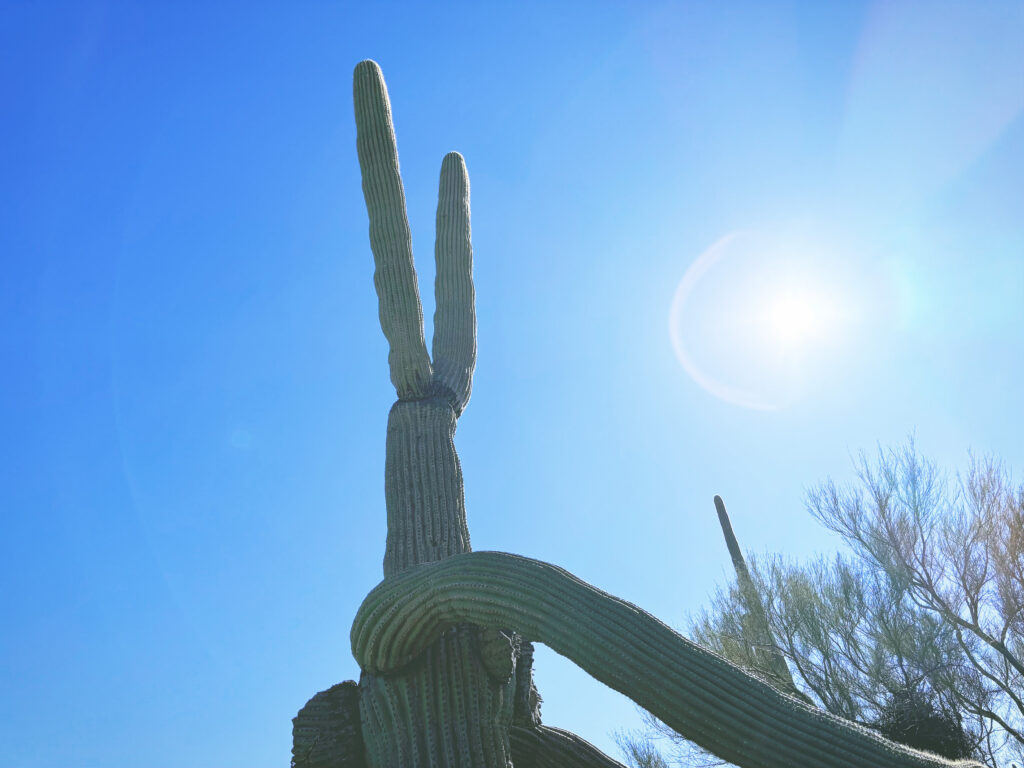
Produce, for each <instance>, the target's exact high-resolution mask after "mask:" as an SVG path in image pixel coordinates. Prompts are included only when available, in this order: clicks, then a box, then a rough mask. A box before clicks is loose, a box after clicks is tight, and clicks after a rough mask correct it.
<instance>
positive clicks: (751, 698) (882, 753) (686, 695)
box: [352, 552, 977, 768]
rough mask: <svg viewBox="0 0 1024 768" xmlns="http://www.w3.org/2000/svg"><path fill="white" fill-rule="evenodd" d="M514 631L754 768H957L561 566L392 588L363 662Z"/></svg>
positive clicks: (480, 563) (458, 561) (481, 557)
mask: <svg viewBox="0 0 1024 768" xmlns="http://www.w3.org/2000/svg"><path fill="white" fill-rule="evenodd" d="M458 622H472V623H474V624H478V625H480V626H495V627H513V628H515V629H517V630H518V631H520V632H522V634H523V635H524V636H525V637H529V638H532V639H534V640H536V641H537V642H542V643H545V644H546V645H548V646H549V647H551V648H552V649H553V650H555V651H556V652H558V653H560V654H562V655H563V656H566V657H567V658H569V659H571V660H572V661H574V662H575V663H576V664H578V665H579V666H580V667H582V668H583V669H584V670H585V671H586V672H588V673H589V674H590V675H591V676H592V677H594V678H596V679H598V680H600V681H601V682H603V683H605V684H606V685H608V686H609V687H611V688H613V689H615V690H617V691H620V692H621V693H624V694H626V695H627V696H628V697H630V698H631V699H632V700H633V701H635V702H636V703H637V704H639V705H640V706H642V707H644V708H645V709H647V710H648V711H650V712H651V713H652V714H654V715H655V716H656V717H658V718H659V719H661V720H662V721H663V722H665V723H666V724H667V725H668V726H669V727H671V728H673V729H675V730H676V731H678V732H679V733H680V734H682V735H683V736H685V737H686V738H689V739H691V740H693V741H694V742H696V743H697V744H699V745H700V746H702V747H704V748H705V749H707V750H708V751H710V752H712V753H714V754H715V755H718V756H719V757H721V758H723V759H724V760H728V761H729V762H732V763H735V764H736V765H739V766H744V767H747V768H792V767H793V766H813V767H814V768H948V767H949V766H953V765H959V766H964V767H966V766H976V765H977V764H976V763H973V762H970V761H962V762H959V763H954V762H950V761H947V760H943V759H942V758H939V757H936V756H934V755H930V754H926V753H923V752H918V751H915V750H912V749H909V748H907V747H903V746H901V745H898V744H895V743H893V742H890V741H887V740H886V739H883V738H882V737H880V736H878V735H877V734H875V733H873V732H871V731H868V730H866V729H864V728H861V727H859V726H856V725H854V724H852V723H849V722H848V721H845V720H842V719H840V718H837V717H835V716H833V715H831V714H829V713H827V712H823V711H821V710H818V709H815V708H813V707H810V706H808V705H807V704H805V703H803V702H801V701H799V700H797V699H795V698H793V697H791V696H787V695H785V694H783V693H781V692H779V691H778V690H776V689H775V688H773V687H771V686H770V685H768V684H767V683H764V682H762V681H760V680H758V679H756V678H754V677H751V676H750V675H748V674H746V673H745V672H743V671H742V670H741V669H740V668H739V667H736V666H734V665H733V664H731V663H729V662H727V661H725V660H724V659H722V658H721V657H719V656H716V655H715V654H713V653H711V652H710V651H707V650H706V649H704V648H701V647H700V646H697V645H695V644H694V643H692V642H690V641H689V640H687V639H686V638H684V637H682V636H681V635H679V634H677V633H676V632H674V631H673V630H671V629H670V628H669V627H667V626H665V625H664V624H662V623H661V622H660V621H658V620H657V619H656V618H654V617H653V616H651V615H650V614H648V613H645V612H644V611H642V610H641V609H639V608H637V607H636V606H634V605H632V604H630V603H627V602H625V601H623V600H619V599H618V598H616V597H613V596H612V595H609V594H607V593H605V592H602V591H600V590H599V589H596V588H595V587H592V586H590V585H589V584H587V583H585V582H583V581H581V580H579V579H577V578H576V577H574V576H573V575H572V574H570V573H568V572H567V571H564V570H562V569H561V568H558V567H557V566H554V565H550V564H547V563H543V562H540V561H537V560H531V559H528V558H524V557H519V556H517V555H510V554H505V553H501V552H477V553H471V554H465V555H458V556H455V557H452V558H449V559H447V560H444V561H441V562H437V563H430V564H427V565H423V566H419V567H417V568H414V569H410V570H408V571H406V572H405V573H402V574H400V575H398V576H395V577H393V578H390V579H386V580H385V581H384V582H382V583H381V584H380V585H379V586H377V587H376V588H375V589H374V590H373V591H372V592H371V593H370V594H369V595H368V596H367V598H366V600H365V601H364V602H363V605H362V606H361V607H360V609H359V612H358V614H357V615H356V620H355V623H354V624H353V627H352V651H353V654H354V655H355V657H356V659H357V660H358V661H359V663H360V666H362V667H363V669H367V670H373V671H375V672H378V673H387V672H389V671H393V670H397V669H400V668H401V667H402V666H404V665H406V664H408V663H410V662H411V661H412V660H413V659H415V658H416V656H417V654H418V653H419V651H420V649H421V648H424V647H426V645H427V644H429V643H430V642H431V641H432V640H434V639H436V638H437V637H438V636H439V635H440V634H442V633H443V632H444V631H445V630H446V629H447V628H449V627H450V626H451V625H453V624H456V623H458Z"/></svg>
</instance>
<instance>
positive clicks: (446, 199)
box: [431, 152, 476, 415]
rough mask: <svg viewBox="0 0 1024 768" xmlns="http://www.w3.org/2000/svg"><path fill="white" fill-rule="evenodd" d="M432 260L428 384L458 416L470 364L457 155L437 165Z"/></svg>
mask: <svg viewBox="0 0 1024 768" xmlns="http://www.w3.org/2000/svg"><path fill="white" fill-rule="evenodd" d="M434 259H435V261H436V262H437V273H436V278H435V280H434V297H435V299H436V309H435V311H434V341H433V344H432V347H431V352H432V357H433V360H434V383H435V385H437V386H438V388H439V389H441V391H443V392H444V393H445V394H446V395H447V396H448V397H449V398H450V400H451V403H452V407H453V408H454V409H455V414H456V415H458V414H460V413H462V410H463V409H464V408H465V407H466V403H468V402H469V395H470V391H471V390H472V387H473V367H474V366H475V365H476V309H475V305H474V292H473V245H472V241H471V237H470V226H469V174H467V173H466V164H465V162H464V161H463V159H462V155H460V154H459V153H458V152H449V153H448V154H447V155H445V158H444V160H443V161H442V163H441V182H440V185H439V189H438V193H437V235H436V240H435V245H434Z"/></svg>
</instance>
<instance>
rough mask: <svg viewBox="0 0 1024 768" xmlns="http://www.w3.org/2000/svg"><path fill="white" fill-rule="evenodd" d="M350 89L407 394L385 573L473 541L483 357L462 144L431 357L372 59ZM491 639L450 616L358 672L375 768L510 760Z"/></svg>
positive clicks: (396, 422)
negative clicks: (415, 643)
mask: <svg viewBox="0 0 1024 768" xmlns="http://www.w3.org/2000/svg"><path fill="white" fill-rule="evenodd" d="M354 97H355V108H356V127H357V134H358V135H357V145H358V150H359V163H360V166H361V169H362V174H363V193H364V196H365V198H366V207H367V210H368V212H369V216H370V244H371V247H372V249H373V255H374V262H375V264H376V271H375V273H374V284H375V286H376V289H377V295H378V298H379V303H380V320H381V326H382V327H383V329H384V334H385V336H386V337H387V339H388V342H389V344H390V354H389V364H390V368H391V380H392V382H393V383H394V385H395V390H396V392H397V394H398V401H397V402H396V403H395V405H394V407H392V409H391V413H390V415H389V416H388V430H387V458H386V461H385V470H384V477H385V480H384V485H385V499H386V503H387V519H388V532H387V545H386V548H385V554H384V575H385V577H389V576H393V575H395V574H398V573H400V572H402V571H404V570H406V569H407V568H410V567H412V566H416V565H420V564H423V563H429V562H433V561H436V560H441V559H444V558H446V557H450V556H452V555H456V554H461V553H464V552H468V551H469V550H470V546H469V530H468V527H467V525H466V510H465V504H464V501H463V490H462V470H461V468H460V466H459V457H458V455H457V454H456V452H455V443H454V437H455V425H456V419H457V418H458V415H459V414H460V413H461V412H462V409H463V408H464V407H465V406H466V403H467V402H468V400H469V395H470V390H471V387H472V374H473V366H474V363H475V357H476V328H475V324H476V320H475V312H474V305H473V301H474V295H473V281H472V247H471V245H470V226H469V179H468V177H467V175H466V169H465V165H464V164H463V161H462V157H461V156H460V155H458V154H456V153H451V154H449V155H448V156H446V157H445V159H444V162H443V163H442V166H441V182H440V191H439V195H438V208H437V247H436V254H435V255H436V259H437V281H436V286H435V292H436V298H437V312H436V314H435V322H434V326H435V330H434V342H433V352H434V359H433V362H431V360H430V357H429V356H428V355H427V350H426V345H425V343H424V339H423V313H422V309H421V307H420V300H419V291H418V287H417V282H416V270H415V266H414V264H413V257H412V245H411V237H410V233H409V225H408V223H407V218H406V212H405V194H404V192H403V189H402V180H401V177H400V175H399V168H398V152H397V148H396V145H395V136H394V129H393V126H392V121H391V107H390V104H389V102H388V94H387V89H386V87H385V85H384V78H383V77H382V75H381V72H380V69H379V68H378V67H377V65H376V64H375V63H373V62H371V61H364V62H362V63H360V64H359V65H358V66H357V67H356V71H355V82H354ZM487 639H488V638H487V637H482V636H481V634H480V633H479V632H478V631H477V630H476V629H475V628H473V627H471V626H468V625H460V626H455V627H453V628H451V629H449V630H448V631H447V632H445V633H444V634H443V635H442V636H441V637H440V638H439V639H437V640H436V641H435V642H434V643H433V644H432V645H431V646H430V647H429V648H428V649H427V650H426V653H425V654H424V655H423V657H422V659H421V661H420V663H418V664H417V665H415V667H414V668H412V669H409V670H406V671H404V672H403V673H402V674H400V675H395V676H391V677H388V678H381V677H378V676H375V675H373V674H369V673H366V672H364V673H363V675H362V677H361V678H360V681H359V688H360V713H361V719H362V724H363V740H364V743H365V745H366V756H367V761H368V763H369V765H370V766H371V767H372V768H385V767H386V766H407V767H408V768H420V766H423V767H424V768H426V767H427V766H452V767H453V768H454V767H455V766H466V767H467V768H469V766H479V767H481V768H506V767H507V766H509V765H510V764H511V758H510V753H509V749H510V748H509V728H510V726H511V721H512V709H513V693H514V688H515V681H514V679H513V676H512V665H513V664H514V659H513V658H512V653H513V647H512V644H511V643H506V644H505V647H504V649H501V647H500V646H499V649H498V650H499V652H500V651H502V650H504V653H505V655H506V656H507V657H508V658H507V659H505V664H504V665H501V664H498V665H491V666H492V667H495V666H496V667H497V670H495V669H488V667H487V666H486V665H485V663H484V658H485V657H484V656H482V655H481V644H482V643H486V641H487ZM503 667H504V668H503Z"/></svg>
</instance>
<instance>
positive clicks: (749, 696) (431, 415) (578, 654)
mask: <svg viewBox="0 0 1024 768" xmlns="http://www.w3.org/2000/svg"><path fill="white" fill-rule="evenodd" d="M355 107H356V126H357V136H358V139H357V143H358V149H359V162H360V166H361V168H362V173H363V192H364V194H365V197H366V207H367V210H368V212H369V217H370V244H371V246H372V249H373V255H374V260H375V263H376V272H375V274H374V284H375V285H376V288H377V295H378V297H379V301H380V320H381V327H382V328H383V330H384V335H385V336H386V337H387V339H388V343H389V345H390V354H389V357H388V361H389V365H390V369H391V381H392V383H393V384H394V386H395V390H396V392H397V393H398V401H397V402H396V403H395V405H394V406H393V407H392V409H391V414H390V416H389V418H388V432H387V456H386V462H385V499H386V503H387V516H388V534H387V545H386V549H385V555H384V576H385V578H384V581H383V582H382V583H381V584H380V585H379V586H378V587H376V588H375V589H374V590H373V591H372V592H371V593H370V594H369V595H368V596H367V598H366V600H365V601H364V602H363V605H362V606H361V607H360V609H359V612H358V614H357V615H356V619H355V622H354V623H353V626H352V635H351V639H352V651H353V654H354V655H355V657H356V660H357V661H358V662H359V665H360V668H361V669H362V670H363V673H362V677H361V678H360V682H359V702H358V707H359V717H360V720H361V725H362V741H363V742H365V754H366V758H365V759H366V763H367V765H368V766H369V768H385V767H387V768H419V767H420V766H424V767H426V766H431V767H432V768H470V766H473V768H508V766H510V765H511V764H512V763H513V762H514V763H515V766H516V768H554V767H555V766H560V767H561V768H615V766H620V764H619V763H617V762H616V761H615V760H612V759H611V758H610V757H607V756H606V755H603V754H601V753H600V752H599V751H598V750H597V749H595V748H594V747H593V746H591V745H590V744H588V743H587V742H585V741H584V740H582V739H580V738H579V737H577V736H574V735H573V734H570V733H568V732H566V731H560V730H558V729H553V728H546V727H543V726H541V725H540V722H539V715H538V711H537V703H538V697H537V695H536V691H535V689H534V688H533V686H532V682H531V677H530V665H529V660H530V659H531V658H532V649H531V648H530V646H529V644H528V643H526V642H525V641H523V640H521V639H520V638H519V637H518V636H517V635H515V634H514V633H512V632H511V631H510V629H514V630H516V631H518V632H521V633H522V634H523V636H524V637H527V638H531V639H533V640H536V641H538V642H543V643H546V644H547V645H549V646H550V647H551V648H553V649H554V650H555V651H557V652H558V653H561V654H562V655H564V656H566V657H567V658H569V659H571V660H573V661H575V662H576V663H577V664H579V665H580V666H581V667H582V668H583V669H585V670H586V671H587V672H589V673H590V674H591V675H593V676H594V677H595V678H597V679H598V680H601V681H602V682H604V683H606V684H607V685H609V686H611V687H612V688H614V689H615V690H618V691H621V692H622V693H624V694H626V695H627V696H629V697H630V698H632V699H633V700H634V701H635V702H637V703H638V704H640V705H641V706H643V707H645V708H647V709H648V710H649V711H651V712H652V713H653V714H654V715H656V716H657V717H659V718H660V719H662V720H663V721H664V722H665V723H667V724H668V725H669V726H670V727H672V728H675V729H677V730H678V731H679V732H680V733H681V734H682V735H684V736H685V737H687V738H690V739H692V740H693V741H695V742H696V743H698V744H700V745H701V746H703V747H704V748H706V749H708V750H709V751H711V752H713V753H715V754H716V755H719V756H720V757H722V758H724V759H726V760H729V761H731V762H734V763H736V764H737V765H740V766H746V767H749V768H792V767H793V766H809V767H810V766H814V767H815V768H941V767H942V766H951V765H954V763H950V762H947V761H944V760H942V759H940V758H937V757H934V756H932V755H927V754H924V753H921V752H915V751H913V750H910V749H907V748H905V747H901V746H899V745H896V744H894V743H892V742H889V741H886V740H885V739H883V738H881V737H879V736H878V735H876V734H874V733H872V732H870V731H867V730H865V729H863V728H860V727H858V726H856V725H853V724H851V723H848V722H847V721H844V720H840V719H838V718H836V717H834V716H832V715H829V714H828V713H825V712H822V711H820V710H817V709H815V708H813V707H811V706H809V705H807V704H806V703H804V702H802V701H799V700H798V699H796V698H793V697H792V696H788V695H786V694H784V693H781V692H780V691H778V690H776V689H775V688H773V687H771V686H769V685H767V684H766V683H764V682H762V681H760V680H758V679H756V678H753V677H751V676H750V675H748V674H746V673H745V672H743V671H742V670H740V669H739V668H738V667H736V666H734V665H732V664H730V663H729V662H728V661H725V660H724V659H722V658H720V657H719V656H716V655H715V654H713V653H711V652H710V651H707V650H705V649H703V648H701V647H699V646H697V645H695V644H693V643H692V642H690V641H689V640H686V639H685V638H683V637H681V636H680V635H678V634H676V633H675V632H673V631H672V630H671V629H669V628H668V627H666V626H665V625H664V624H662V623H661V622H659V621H658V620H657V619H655V618H654V617H653V616H650V615H649V614H647V613H644V612H643V611H642V610H640V609H639V608H637V607H636V606H634V605H631V604H630V603H626V602H624V601H622V600H619V599H617V598H615V597H613V596H611V595H609V594H606V593H604V592H601V591H600V590H598V589H596V588H594V587H592V586H590V585H589V584H586V583H585V582H583V581H580V580H579V579H577V578H575V577H574V576H572V575H571V574H569V573H567V572H566V571H563V570H562V569H560V568H558V567H556V566H553V565H549V564H547V563H542V562H539V561H536V560H530V559H527V558H524V557H518V556H516V555H510V554H503V553H500V552H477V553H471V552H470V551H469V549H470V547H469V532H468V528H467V526H466V515H465V506H464V503H463V492H462V473H461V469H460V467H459V460H458V457H457V455H456V453H455V445H454V442H453V436H454V433H455V424H456V419H457V418H458V416H459V415H460V414H461V413H462V410H463V409H464V408H465V406H466V403H467V402H468V400H469V394H470V389H471V383H472V373H473V365H474V361H475V353H476V338H475V333H476V331H475V316H474V304H473V302H474V299H473V283H472V266H471V260H472V255H471V254H472V250H471V246H470V228H469V180H468V178H467V176H466V170H465V166H464V164H463V161H462V157H461V156H460V155H458V154H456V153H451V154H449V155H447V156H446V157H445V159H444V162H443V164H442V167H441V185H440V195H439V201H438V213H437V246H436V259H437V282H436V284H435V294H436V299H437V313H436V315H435V319H434V329H435V330H434V341H433V347H432V350H433V362H431V358H430V357H429V356H428V355H427V351H426V344H425V343H424V336H423V323H422V310H421V308H420V302H419V294H418V291H417V285H416V272H415V268H414V266H413V259H412V248H411V239H410V235H409V226H408V223H407V220H406V215H405V196H404V193H403V191H402V181H401V177H400V175H399V169H398V154H397V150H396V148H395V139H394V131H393V127H392V123H391V108H390V105H389V103H388V98H387V90H386V88H385V86H384V79H383V77H382V75H381V72H380V69H379V68H378V67H377V65H376V64H375V63H374V62H372V61H364V62H361V63H360V64H359V65H358V66H357V67H356V70H355ZM723 509H724V508H723ZM480 628H485V629H480ZM332 690H333V689H332ZM321 700H324V701H326V699H324V696H323V695H318V697H314V700H313V702H319V701H321ZM330 701H335V699H330ZM348 701H349V700H348V699H337V702H338V703H337V706H338V707H346V706H347V707H349V709H344V710H343V712H342V714H340V715H339V717H340V718H342V719H343V720H344V721H345V722H348V721H349V720H350V719H351V716H352V715H351V713H352V711H353V710H352V709H351V706H352V705H351V704H349V703H346V702H348ZM311 703H312V702H311ZM307 711H308V712H310V713H311V714H310V715H309V716H307V717H304V715H303V713H305V712H307ZM329 711H331V710H330V709H329V707H328V708H326V709H325V708H324V707H322V706H311V707H307V708H306V709H304V710H303V712H300V715H299V717H297V718H296V720H295V728H296V734H299V733H301V734H302V739H303V741H302V743H303V744H320V743H321V742H319V741H317V733H316V730H317V728H316V723H317V720H316V717H318V716H321V715H320V713H323V712H329ZM332 733H333V734H334V736H335V738H334V742H333V743H334V746H332V749H333V750H334V751H333V752H331V753H330V756H329V758H324V759H325V760H333V761H334V762H333V763H331V762H324V763H322V765H324V766H325V768H326V766H327V765H342V764H345V765H348V764H351V761H352V760H353V759H355V758H354V757H353V756H354V755H356V754H357V751H358V750H359V749H361V748H362V745H361V744H359V743H358V742H359V740H358V739H357V738H356V737H354V736H351V737H345V738H349V742H344V739H343V737H342V736H340V735H338V734H346V733H348V731H345V730H344V729H341V728H337V729H335V731H334V732H332ZM346 744H348V745H349V746H350V747H351V749H350V750H349V751H346V749H348V746H346ZM325 754H326V753H325ZM295 755H296V758H295V759H294V760H293V765H296V766H299V765H304V763H303V759H304V757H303V754H300V753H299V752H298V751H297V750H296V751H295ZM346 761H348V762H346ZM318 765H320V763H318ZM960 765H964V766H967V765H975V764H973V763H967V762H964V763H960Z"/></svg>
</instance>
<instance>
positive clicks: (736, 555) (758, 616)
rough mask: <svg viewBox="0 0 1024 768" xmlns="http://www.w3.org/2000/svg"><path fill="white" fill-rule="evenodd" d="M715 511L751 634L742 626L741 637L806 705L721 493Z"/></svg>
mask: <svg viewBox="0 0 1024 768" xmlns="http://www.w3.org/2000/svg"><path fill="white" fill-rule="evenodd" d="M715 511H716V512H717V513H718V523H719V525H721V526H722V535H723V536H725V546H726V547H727V548H728V550H729V557H730V558H731V559H732V565H733V569H734V570H735V571H736V586H737V588H738V589H739V593H740V601H741V603H742V605H743V607H744V609H745V610H746V614H747V615H746V619H747V626H748V627H749V633H750V637H746V634H747V629H746V628H745V629H744V635H745V637H744V639H745V640H748V641H750V642H752V643H753V644H754V646H755V649H756V651H757V653H758V654H760V655H761V656H762V657H763V658H764V660H765V662H766V663H765V667H767V669H768V670H770V673H771V677H772V682H773V683H774V684H775V685H776V686H777V687H779V688H781V689H782V690H783V691H785V692H786V693H789V694H791V695H793V696H796V697H797V698H799V699H803V700H804V701H806V702H807V703H809V704H812V703H813V702H812V700H811V699H810V698H809V697H808V696H807V695H806V694H805V693H804V692H803V691H801V690H800V689H799V688H797V686H796V683H795V682H793V675H792V673H791V672H790V671H789V665H788V664H786V657H785V656H783V655H782V651H780V650H779V647H778V646H777V645H776V644H775V638H773V637H772V629H771V625H770V624H769V623H768V613H767V611H765V609H764V603H763V602H762V601H761V595H760V594H759V593H758V591H757V587H756V586H755V585H754V580H753V579H752V578H751V577H750V571H749V570H747V562H746V560H744V559H743V551H742V550H741V549H740V543H739V542H738V541H737V540H736V534H735V533H733V530H732V521H730V520H729V513H728V512H726V511H725V502H724V501H722V497H721V496H715Z"/></svg>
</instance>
